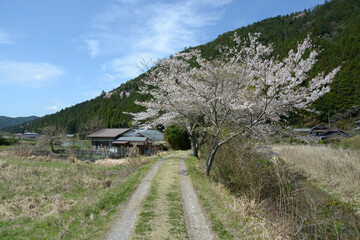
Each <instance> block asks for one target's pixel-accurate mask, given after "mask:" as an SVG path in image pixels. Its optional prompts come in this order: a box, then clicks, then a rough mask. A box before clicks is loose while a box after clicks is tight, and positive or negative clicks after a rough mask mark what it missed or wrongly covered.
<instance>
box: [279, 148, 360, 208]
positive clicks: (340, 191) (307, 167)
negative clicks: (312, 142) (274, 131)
mask: <svg viewBox="0 0 360 240" xmlns="http://www.w3.org/2000/svg"><path fill="white" fill-rule="evenodd" d="M273 149H274V151H275V152H278V153H279V154H280V155H281V158H282V159H283V160H284V161H285V162H286V163H288V164H289V165H290V166H291V168H293V169H295V170H297V171H299V172H301V173H303V174H304V175H305V176H308V177H309V178H310V179H312V181H313V182H314V183H316V184H318V185H319V186H321V187H322V188H324V189H325V190H326V191H327V192H328V193H330V194H332V195H337V196H336V197H338V198H341V200H343V201H345V202H350V203H352V204H355V205H356V206H357V208H358V209H359V210H360V174H359V172H360V152H358V151H352V150H348V149H340V148H336V149H334V148H331V147H329V146H321V145H320V146H309V145H276V146H273Z"/></svg>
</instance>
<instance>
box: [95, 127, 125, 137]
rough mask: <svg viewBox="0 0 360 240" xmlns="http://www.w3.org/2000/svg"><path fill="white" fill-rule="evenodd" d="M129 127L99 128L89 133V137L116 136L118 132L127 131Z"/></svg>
mask: <svg viewBox="0 0 360 240" xmlns="http://www.w3.org/2000/svg"><path fill="white" fill-rule="evenodd" d="M129 130H130V128H104V129H101V130H99V131H97V132H95V133H93V134H91V135H89V137H90V138H101V137H105V138H116V137H118V136H119V135H120V134H123V133H124V132H127V131H129Z"/></svg>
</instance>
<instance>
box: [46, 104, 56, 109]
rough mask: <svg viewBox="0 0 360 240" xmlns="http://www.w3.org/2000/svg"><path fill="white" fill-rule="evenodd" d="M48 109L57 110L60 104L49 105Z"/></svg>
mask: <svg viewBox="0 0 360 240" xmlns="http://www.w3.org/2000/svg"><path fill="white" fill-rule="evenodd" d="M46 109H47V110H56V109H58V106H57V105H55V106H48V107H46Z"/></svg>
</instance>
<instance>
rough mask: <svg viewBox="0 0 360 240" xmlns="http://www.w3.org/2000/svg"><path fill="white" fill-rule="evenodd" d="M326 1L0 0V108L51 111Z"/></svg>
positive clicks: (13, 112) (15, 112)
mask: <svg viewBox="0 0 360 240" xmlns="http://www.w3.org/2000/svg"><path fill="white" fill-rule="evenodd" d="M323 2H324V0H252V1H244V0H182V1H177V0H168V1H165V0H158V1H151V0H147V1H146V0H101V1H100V0H87V1H85V0H51V1H49V0H0V115H5V116H10V117H18V116H29V115H37V116H43V115H45V114H51V113H55V112H57V111H59V110H61V109H62V108H65V107H69V106H72V105H75V104H77V103H80V102H82V101H85V100H89V99H91V98H94V97H96V96H98V95H99V94H100V93H101V91H102V90H105V91H110V90H112V89H113V88H116V87H118V86H119V85H120V84H121V83H123V82H126V81H127V80H130V79H132V78H134V77H136V76H137V75H139V73H140V70H139V69H138V67H137V66H139V65H140V62H141V60H142V59H144V60H145V61H149V60H150V59H152V60H156V59H158V58H164V57H168V56H170V55H171V54H174V53H175V52H177V51H181V50H183V49H184V48H185V47H189V46H196V45H199V44H203V43H206V42H208V41H211V40H213V39H215V38H216V37H217V36H218V35H220V34H222V33H224V32H227V31H231V30H234V29H237V28H239V27H241V26H246V25H248V24H251V23H253V22H256V21H260V20H262V19H265V18H268V17H274V16H278V15H285V14H288V13H291V12H295V11H302V10H304V9H308V8H312V7H314V6H316V5H317V4H321V3H323Z"/></svg>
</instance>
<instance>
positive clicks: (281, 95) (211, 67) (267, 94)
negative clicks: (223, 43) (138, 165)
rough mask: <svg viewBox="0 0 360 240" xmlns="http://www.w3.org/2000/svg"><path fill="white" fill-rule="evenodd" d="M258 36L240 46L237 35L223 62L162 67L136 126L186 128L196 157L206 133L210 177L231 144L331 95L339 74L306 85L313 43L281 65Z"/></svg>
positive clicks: (190, 56)
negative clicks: (219, 156) (219, 155)
mask: <svg viewBox="0 0 360 240" xmlns="http://www.w3.org/2000/svg"><path fill="white" fill-rule="evenodd" d="M258 36H259V34H254V35H250V34H249V36H248V38H246V39H244V40H242V39H240V38H239V37H238V36H237V35H235V36H234V42H235V45H234V47H231V48H230V47H222V48H220V51H221V53H222V54H220V55H221V58H217V59H213V60H207V59H205V58H203V57H202V56H201V52H200V51H198V50H191V51H189V52H185V53H178V54H176V55H175V56H174V57H172V58H170V59H164V60H161V61H159V62H158V63H157V65H156V66H155V67H154V68H153V69H152V70H151V71H150V73H149V77H148V78H147V79H145V80H144V84H145V85H144V87H143V88H142V93H144V94H151V95H152V96H153V98H152V100H151V101H149V102H138V103H137V104H140V105H142V106H145V107H146V111H145V112H141V113H137V114H134V120H135V122H141V121H144V120H146V122H145V124H144V126H146V125H154V124H163V125H165V126H168V125H171V124H180V125H182V126H184V127H185V128H186V129H187V130H188V132H189V134H190V136H191V137H192V139H193V140H194V143H193V145H194V146H192V148H193V153H194V151H196V147H197V146H196V142H197V143H198V142H199V141H198V140H197V138H198V136H199V135H201V134H203V133H204V132H206V133H207V134H208V135H209V136H210V137H211V139H212V145H211V146H212V147H211V150H210V152H209V155H208V157H207V161H206V168H205V171H206V173H207V174H209V172H210V169H211V166H212V163H213V160H214V157H215V155H216V152H217V151H218V149H219V148H220V147H221V146H222V145H224V144H225V143H226V142H228V141H229V140H231V139H232V138H234V137H236V136H239V135H244V134H248V133H250V132H253V131H254V130H255V129H256V128H257V127H263V126H264V125H265V124H266V123H268V122H277V121H279V120H280V117H281V116H284V115H286V114H287V113H288V112H289V111H292V110H293V109H305V110H310V109H309V104H310V103H311V102H313V101H315V100H316V99H318V98H319V97H320V96H322V95H324V94H325V93H327V92H329V90H330V88H329V86H328V84H329V83H330V82H331V81H332V79H333V78H334V76H335V74H336V73H337V72H338V71H339V69H340V68H335V69H334V70H333V71H331V72H330V73H328V74H327V75H325V74H324V73H320V74H318V75H317V76H315V77H314V78H312V79H308V78H309V77H308V74H307V73H308V72H309V70H310V69H311V68H312V66H313V65H314V64H315V62H316V56H317V54H318V53H317V51H316V50H314V49H312V44H311V40H310V38H309V37H307V38H306V39H305V40H304V41H303V42H302V43H299V44H298V46H297V50H296V51H295V50H290V51H289V53H288V56H287V57H285V58H284V59H279V58H278V57H276V56H272V53H273V47H272V46H271V45H263V44H262V43H261V42H259V40H258ZM195 154H197V153H195Z"/></svg>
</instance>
